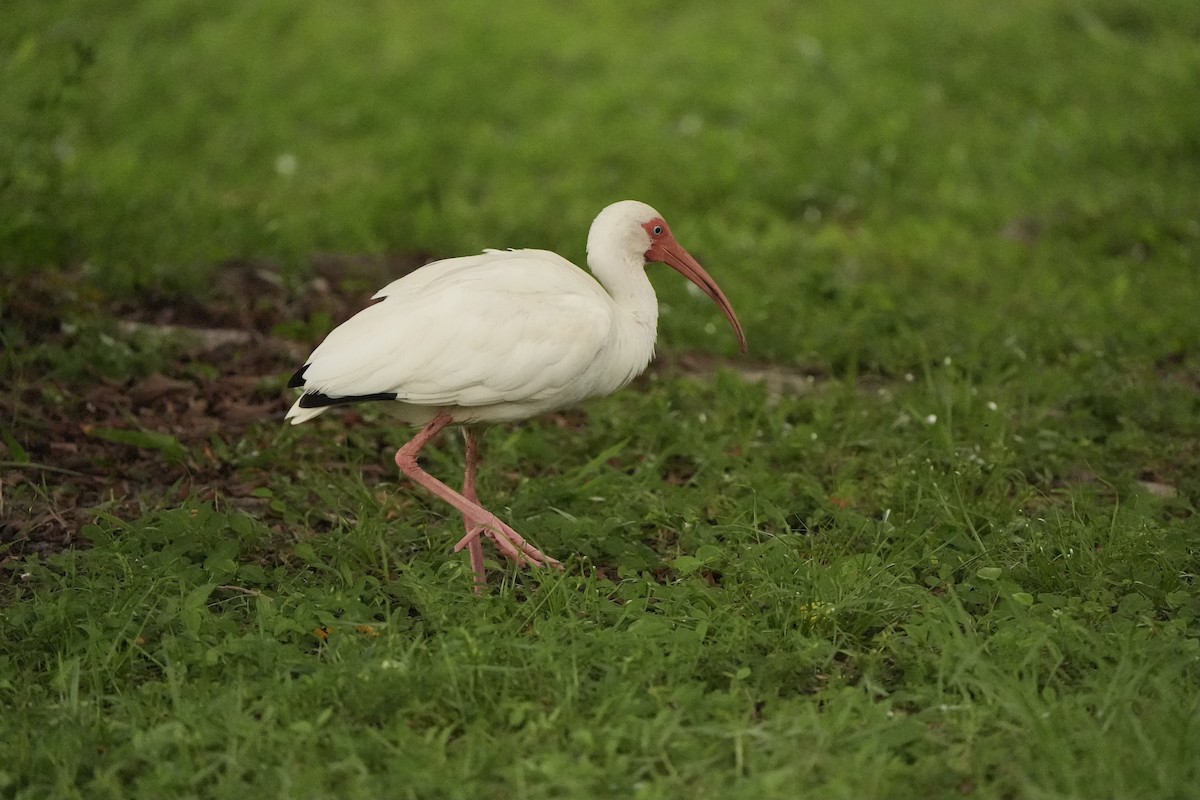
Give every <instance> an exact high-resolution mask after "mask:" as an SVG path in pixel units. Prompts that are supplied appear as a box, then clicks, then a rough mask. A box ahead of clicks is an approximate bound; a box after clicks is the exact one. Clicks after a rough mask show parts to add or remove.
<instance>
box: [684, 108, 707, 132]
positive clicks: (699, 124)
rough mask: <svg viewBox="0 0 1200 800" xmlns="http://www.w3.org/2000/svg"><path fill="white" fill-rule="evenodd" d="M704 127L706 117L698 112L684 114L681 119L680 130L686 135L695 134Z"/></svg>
mask: <svg viewBox="0 0 1200 800" xmlns="http://www.w3.org/2000/svg"><path fill="white" fill-rule="evenodd" d="M703 128H704V118H703V117H701V116H700V115H699V114H696V113H694V112H693V113H689V114H684V115H683V116H682V117H681V118H680V119H679V127H678V130H679V132H680V133H681V134H683V135H684V136H695V135H696V134H697V133H699V132H700V131H701V130H702V129H703Z"/></svg>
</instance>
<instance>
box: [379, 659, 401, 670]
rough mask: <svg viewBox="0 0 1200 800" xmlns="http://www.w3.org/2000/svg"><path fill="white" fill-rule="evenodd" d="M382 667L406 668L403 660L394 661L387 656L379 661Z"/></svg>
mask: <svg viewBox="0 0 1200 800" xmlns="http://www.w3.org/2000/svg"><path fill="white" fill-rule="evenodd" d="M379 668H380V669H404V662H403V661H392V660H391V659H390V658H385V659H384V660H383V661H380V662H379Z"/></svg>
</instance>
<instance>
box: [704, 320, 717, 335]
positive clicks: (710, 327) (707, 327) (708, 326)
mask: <svg viewBox="0 0 1200 800" xmlns="http://www.w3.org/2000/svg"><path fill="white" fill-rule="evenodd" d="M704 332H705V333H707V334H708V335H709V336H712V335H713V334H714V333H716V332H717V326H716V325H715V324H714V323H712V322H706V323H705V324H704Z"/></svg>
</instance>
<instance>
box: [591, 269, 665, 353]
mask: <svg viewBox="0 0 1200 800" xmlns="http://www.w3.org/2000/svg"><path fill="white" fill-rule="evenodd" d="M588 266H589V267H591V269H592V274H594V275H595V276H596V280H598V281H600V285H601V286H603V287H604V289H605V291H607V292H608V294H609V296H610V297H612V299H613V302H614V303H616V305H617V307H618V308H620V309H621V310H622V311H624V312H626V313H627V314H628V315H629V317H630V318H631V320H632V321H633V322H634V323H635V324H636V325H637V327H638V328H640V329H642V330H643V331H644V335H646V336H647V337H648V339H649V342H650V346H651V348H653V346H654V340H655V338H656V337H657V335H658V298H657V297H656V296H655V294H654V287H653V286H652V285H651V284H650V279H649V278H648V277H647V276H646V268H645V264H644V263H643V262H642V261H641V260H640V259H638V260H636V261H630V262H629V263H625V262H624V261H622V260H620V259H617V260H615V261H614V262H612V263H610V262H608V261H605V260H596V259H589V260H588Z"/></svg>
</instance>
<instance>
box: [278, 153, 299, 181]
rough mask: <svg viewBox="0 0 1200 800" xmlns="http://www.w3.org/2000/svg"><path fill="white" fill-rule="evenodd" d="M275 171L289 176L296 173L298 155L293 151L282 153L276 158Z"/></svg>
mask: <svg viewBox="0 0 1200 800" xmlns="http://www.w3.org/2000/svg"><path fill="white" fill-rule="evenodd" d="M275 171H276V172H278V173H279V174H280V175H282V176H284V177H285V178H286V177H289V176H291V175H295V174H296V157H295V156H294V155H292V154H291V153H280V154H279V156H278V157H277V158H276V159H275Z"/></svg>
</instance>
